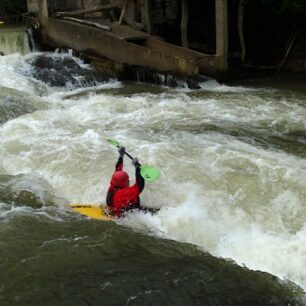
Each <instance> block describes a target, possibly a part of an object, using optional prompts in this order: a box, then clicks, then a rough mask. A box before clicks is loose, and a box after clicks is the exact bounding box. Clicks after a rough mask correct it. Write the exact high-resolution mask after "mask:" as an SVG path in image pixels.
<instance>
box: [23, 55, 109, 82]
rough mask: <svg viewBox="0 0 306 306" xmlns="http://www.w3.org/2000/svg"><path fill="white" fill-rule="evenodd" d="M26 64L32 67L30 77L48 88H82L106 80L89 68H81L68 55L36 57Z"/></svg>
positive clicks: (102, 75)
mask: <svg viewBox="0 0 306 306" xmlns="http://www.w3.org/2000/svg"><path fill="white" fill-rule="evenodd" d="M28 62H29V63H30V64H31V65H32V66H33V70H32V71H31V74H32V76H33V77H34V78H36V79H38V80H40V81H42V82H44V83H46V84H48V85H49V86H56V87H64V86H69V85H73V87H84V86H93V85H97V83H100V82H105V81H107V80H108V78H107V76H106V75H105V74H103V73H101V72H98V71H97V70H95V69H93V68H91V67H88V66H85V65H82V66H81V63H80V61H79V60H78V59H77V58H74V57H72V56H70V55H68V54H50V55H47V54H44V55H38V56H36V57H31V58H30V59H28Z"/></svg>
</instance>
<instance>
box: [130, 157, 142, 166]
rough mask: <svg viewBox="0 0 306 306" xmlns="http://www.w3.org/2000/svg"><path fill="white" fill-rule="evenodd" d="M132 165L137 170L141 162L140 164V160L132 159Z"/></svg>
mask: <svg viewBox="0 0 306 306" xmlns="http://www.w3.org/2000/svg"><path fill="white" fill-rule="evenodd" d="M132 164H133V165H134V166H135V167H136V168H138V167H140V164H139V162H138V158H133V159H132Z"/></svg>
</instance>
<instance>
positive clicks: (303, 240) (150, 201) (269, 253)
mask: <svg viewBox="0 0 306 306" xmlns="http://www.w3.org/2000/svg"><path fill="white" fill-rule="evenodd" d="M37 55H40V53H32V54H29V55H26V56H22V55H19V54H13V55H8V56H2V57H0V75H1V78H0V96H1V101H2V106H1V102H0V109H2V110H3V109H4V108H3V105H4V103H6V108H5V111H1V112H2V114H1V115H0V123H1V125H0V173H1V174H2V175H7V176H13V177H16V178H19V179H18V184H15V185H14V188H15V191H16V192H17V191H18V188H19V189H20V190H21V189H22V190H24V189H27V190H30V191H31V192H32V193H34V194H35V195H37V197H39V198H40V199H41V201H42V202H43V203H47V202H48V199H49V198H50V197H51V196H50V194H51V195H52V205H51V206H52V208H51V209H52V210H53V213H52V214H50V218H55V217H54V216H55V215H56V218H57V219H61V218H64V217H65V216H66V214H67V213H69V207H68V203H93V204H97V205H99V204H101V203H103V202H104V201H105V196H106V191H107V187H108V184H109V180H110V177H111V175H112V173H113V170H114V166H115V163H116V159H117V154H118V153H117V151H116V148H114V147H113V146H110V145H109V144H108V143H107V142H105V140H104V139H105V138H111V139H115V140H118V141H119V142H120V144H122V145H124V146H125V147H126V149H127V151H128V152H129V153H130V154H131V155H132V156H135V157H138V159H139V161H140V162H141V163H143V164H149V165H152V166H155V167H157V168H159V169H160V170H161V176H160V178H159V180H158V181H156V182H154V183H151V184H150V183H147V184H146V187H145V190H144V192H143V194H142V197H141V200H142V203H143V204H144V205H146V206H150V207H156V208H160V211H159V212H158V213H157V214H156V215H150V214H145V213H140V212H138V213H131V214H129V215H128V216H127V217H125V218H123V219H121V220H118V221H117V223H118V224H120V225H123V226H126V227H128V228H131V229H132V230H135V231H139V232H142V233H146V234H148V235H152V236H155V237H160V238H167V239H171V240H175V241H179V242H183V243H191V244H193V245H195V246H197V247H198V248H199V249H200V250H202V251H203V252H209V253H211V254H212V255H214V256H217V257H221V258H230V259H232V260H234V261H235V262H236V263H238V264H239V265H241V266H245V267H247V268H249V269H252V270H260V271H265V272H269V273H271V274H273V275H275V276H278V277H279V278H281V279H289V280H290V281H292V282H294V283H296V284H298V285H300V286H301V287H302V288H303V289H304V290H306V188H305V186H306V90H305V91H298V90H295V89H294V88H281V86H279V87H277V86H269V84H267V85H265V86H264V85H262V84H260V85H258V83H256V84H255V83H254V84H252V83H249V84H248V85H231V86H229V85H223V84H220V83H218V82H217V81H215V80H210V81H208V82H205V83H202V84H201V89H200V90H194V91H193V90H189V89H188V88H186V87H185V88H184V87H183V88H175V89H173V88H167V87H159V86H154V85H148V84H141V83H138V84H137V83H128V82H127V83H124V82H120V81H118V80H107V81H105V82H97V83H96V84H90V85H88V84H86V85H84V84H83V83H82V80H78V81H79V83H78V86H76V85H75V84H73V83H67V84H66V85H65V86H64V87H54V86H50V85H48V84H47V83H44V82H42V81H41V80H37V79H35V78H34V77H33V75H32V74H31V72H32V70H33V66H32V65H31V59H32V58H34V57H35V56H37ZM49 56H50V57H52V58H56V57H71V58H73V57H72V55H71V54H49ZM74 59H75V60H76V61H77V62H78V63H79V64H80V65H81V66H82V67H83V69H90V67H89V66H88V65H86V64H84V63H83V62H82V61H81V60H79V59H76V58H74ZM80 84H81V86H79V85H80ZM82 84H83V85H82ZM7 105H10V107H11V108H10V107H8V106H7ZM125 168H126V169H127V171H128V172H129V173H130V176H131V178H133V166H132V165H131V163H130V161H129V160H128V159H127V160H125ZM54 198H56V201H55V200H54ZM48 209H50V208H48ZM48 209H46V211H45V212H44V213H45V214H46V215H48V213H49V210H48ZM55 210H56V214H55V213H54V211H55ZM22 212H31V208H29V207H27V206H21V207H20V206H16V207H13V208H10V210H8V208H7V204H6V203H1V206H0V216H1V218H8V216H9V215H11V214H18V213H22ZM34 213H35V212H34Z"/></svg>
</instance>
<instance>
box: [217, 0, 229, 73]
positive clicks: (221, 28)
mask: <svg viewBox="0 0 306 306" xmlns="http://www.w3.org/2000/svg"><path fill="white" fill-rule="evenodd" d="M215 3H216V57H217V58H218V63H219V67H217V69H219V70H223V71H224V70H226V69H227V56H228V18H227V16H228V15H227V0H215Z"/></svg>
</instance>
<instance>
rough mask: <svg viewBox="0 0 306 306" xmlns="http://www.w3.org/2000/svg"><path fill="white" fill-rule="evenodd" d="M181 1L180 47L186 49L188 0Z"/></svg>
mask: <svg viewBox="0 0 306 306" xmlns="http://www.w3.org/2000/svg"><path fill="white" fill-rule="evenodd" d="M181 1H182V20H181V33H182V46H183V47H184V48H188V17H189V16H188V15H189V9H188V8H189V7H188V0H181Z"/></svg>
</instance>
